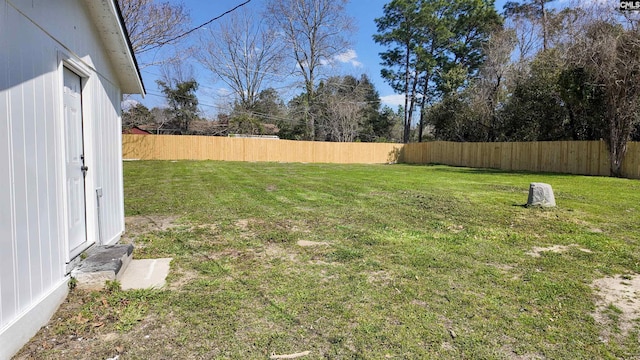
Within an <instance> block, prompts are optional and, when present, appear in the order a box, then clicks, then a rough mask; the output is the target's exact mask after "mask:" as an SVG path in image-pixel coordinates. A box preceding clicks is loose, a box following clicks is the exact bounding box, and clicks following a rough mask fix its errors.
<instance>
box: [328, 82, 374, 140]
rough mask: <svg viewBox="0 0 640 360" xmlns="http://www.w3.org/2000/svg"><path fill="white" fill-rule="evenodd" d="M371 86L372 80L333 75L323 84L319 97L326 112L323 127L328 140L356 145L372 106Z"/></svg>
mask: <svg viewBox="0 0 640 360" xmlns="http://www.w3.org/2000/svg"><path fill="white" fill-rule="evenodd" d="M370 86H371V83H369V82H368V80H367V81H363V79H361V80H357V79H356V78H354V77H353V76H344V77H339V76H333V77H330V78H329V79H327V81H326V82H322V83H321V84H320V86H319V87H318V89H317V96H318V102H319V103H320V104H321V107H322V108H323V111H322V117H321V119H320V120H319V128H320V133H322V134H324V135H325V137H326V140H329V141H337V142H352V141H354V140H355V139H356V137H358V133H359V129H360V125H361V122H363V120H364V119H363V115H364V114H363V113H364V110H365V109H366V108H367V106H369V103H368V101H367V91H368V90H369V89H370Z"/></svg>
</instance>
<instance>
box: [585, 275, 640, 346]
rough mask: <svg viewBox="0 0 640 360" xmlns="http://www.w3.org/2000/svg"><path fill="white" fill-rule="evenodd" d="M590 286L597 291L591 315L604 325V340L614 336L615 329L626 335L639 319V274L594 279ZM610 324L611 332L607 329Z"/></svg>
mask: <svg viewBox="0 0 640 360" xmlns="http://www.w3.org/2000/svg"><path fill="white" fill-rule="evenodd" d="M591 287H592V288H593V289H594V290H596V292H597V298H596V311H595V313H594V314H593V317H594V319H595V320H596V321H597V322H598V323H600V324H601V325H603V326H605V330H604V331H603V333H602V334H601V335H602V338H603V339H604V340H605V341H607V340H608V339H609V338H610V337H611V336H614V335H612V334H613V333H615V332H616V331H615V330H616V329H618V330H619V333H620V335H622V336H626V335H627V334H628V333H629V331H631V330H633V328H634V327H635V326H637V323H638V320H640V275H621V276H612V277H605V278H601V279H596V280H594V281H593V283H592V284H591ZM612 307H613V308H612ZM611 312H613V314H611ZM610 326H613V328H614V331H613V332H611V331H609V327H610Z"/></svg>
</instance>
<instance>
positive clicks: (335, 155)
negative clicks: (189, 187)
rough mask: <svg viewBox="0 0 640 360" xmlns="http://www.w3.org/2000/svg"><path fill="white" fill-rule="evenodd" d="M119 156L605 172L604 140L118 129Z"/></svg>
mask: <svg viewBox="0 0 640 360" xmlns="http://www.w3.org/2000/svg"><path fill="white" fill-rule="evenodd" d="M122 142H123V149H122V153H123V158H124V159H141V160H222V161H271V162H303V163H305V162H306V163H339V164H349V163H351V164H354V163H358V164H376V163H393V162H402V163H409V164H430V163H436V164H445V165H452V166H468V167H476V168H494V169H503V170H525V171H535V172H558V173H569V174H583V175H601V176H607V175H609V152H608V151H607V147H606V145H605V143H604V142H603V141H546V142H504V143H471V142H467V143H459V142H446V141H434V142H425V143H411V144H389V143H330V142H316V141H292V140H275V139H253V138H228V137H216V136H172V135H123V140H122ZM622 170H623V174H624V176H625V177H628V178H635V179H640V143H629V145H628V150H627V155H626V158H625V161H624V163H623V167H622Z"/></svg>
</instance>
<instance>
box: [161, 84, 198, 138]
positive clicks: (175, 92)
mask: <svg viewBox="0 0 640 360" xmlns="http://www.w3.org/2000/svg"><path fill="white" fill-rule="evenodd" d="M156 83H157V84H158V86H160V87H161V88H162V92H163V93H164V95H165V96H166V97H167V101H168V103H169V110H170V112H171V115H172V117H173V119H172V121H171V124H172V126H173V127H174V128H175V129H176V130H178V131H179V133H180V134H187V133H188V132H189V123H190V122H191V121H192V120H195V119H197V118H198V98H197V97H196V94H195V92H196V90H198V82H197V81H195V80H194V79H190V80H184V81H174V82H173V83H167V82H165V81H162V80H157V81H156Z"/></svg>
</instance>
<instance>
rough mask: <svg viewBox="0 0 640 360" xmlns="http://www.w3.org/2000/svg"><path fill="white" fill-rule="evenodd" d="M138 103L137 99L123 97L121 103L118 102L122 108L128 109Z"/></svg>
mask: <svg viewBox="0 0 640 360" xmlns="http://www.w3.org/2000/svg"><path fill="white" fill-rule="evenodd" d="M138 104H140V102H139V101H138V100H134V99H125V100H122V103H121V104H120V106H121V107H122V110H125V111H126V110H129V109H131V108H133V107H135V106H136V105H138Z"/></svg>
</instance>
